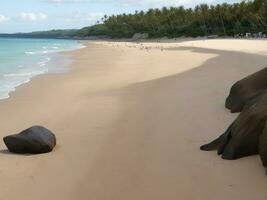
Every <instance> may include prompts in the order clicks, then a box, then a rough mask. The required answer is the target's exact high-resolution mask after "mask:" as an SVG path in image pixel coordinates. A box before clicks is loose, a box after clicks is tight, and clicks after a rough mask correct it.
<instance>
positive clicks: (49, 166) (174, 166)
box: [0, 40, 267, 200]
mask: <svg viewBox="0 0 267 200" xmlns="http://www.w3.org/2000/svg"><path fill="white" fill-rule="evenodd" d="M252 43H253V45H252ZM85 44H86V45H87V47H86V48H84V49H80V50H78V51H75V52H71V53H69V54H70V56H71V57H72V58H73V63H72V65H71V68H72V71H71V72H70V73H68V74H55V75H43V76H39V77H37V78H35V79H34V80H33V81H31V82H30V83H28V84H26V85H23V86H22V87H19V88H18V89H17V91H15V92H14V93H12V94H11V97H10V98H9V99H6V100H1V101H0V110H1V112H0V120H1V124H2V125H1V126H0V136H1V137H3V136H5V135H7V134H10V133H16V132H18V131H21V130H22V129H25V128H27V127H29V126H32V125H43V126H46V127H48V128H49V129H51V130H52V131H53V132H54V133H55V134H56V136H57V139H58V145H57V147H56V148H55V150H54V151H53V152H52V153H49V154H43V155H34V156H24V155H14V154H10V153H8V152H7V151H6V150H5V149H6V147H5V146H4V144H3V143H1V145H0V148H1V149H2V150H1V151H0V177H1V178H0V188H1V193H0V199H6V200H15V199H18V198H19V199H20V200H44V199H50V200H76V199H77V200H89V199H92V200H163V199H167V200H177V199H181V200H213V199H216V200H225V199H227V200H237V199H242V200H251V199H253V200H265V199H266V198H267V190H266V188H267V176H266V175H265V170H264V168H263V167H262V164H261V161H260V159H259V157H258V156H251V157H247V158H243V159H240V160H236V161H226V160H222V159H221V158H220V157H218V156H216V152H208V153H207V152H202V151H200V150H199V147H200V145H202V144H204V143H206V142H209V141H210V140H211V139H214V138H215V137H217V136H218V135H220V134H221V133H222V132H223V131H224V130H225V129H226V128H227V127H228V125H229V124H230V123H231V122H232V121H233V120H234V119H235V117H236V116H237V115H236V114H230V112H229V111H228V110H226V109H225V108H224V102H225V98H226V97H227V95H228V92H229V89H230V87H231V86H232V84H233V83H234V82H236V81H237V80H239V79H241V78H243V77H245V76H247V75H249V74H251V73H253V72H256V71H258V70H260V69H262V68H264V67H267V41H266V40H258V41H254V42H253V40H205V41H185V42H176V43H171V42H166V43H164V42H161V43H149V42H146V43H145V44H137V43H125V42H119V43H115V42H85Z"/></svg>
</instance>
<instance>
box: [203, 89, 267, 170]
mask: <svg viewBox="0 0 267 200" xmlns="http://www.w3.org/2000/svg"><path fill="white" fill-rule="evenodd" d="M253 102H254V103H251V104H247V105H246V106H245V107H244V109H243V110H242V112H241V113H240V115H239V116H238V117H237V119H236V120H235V121H234V122H233V123H232V124H231V125H230V126H229V128H228V129H227V130H226V132H225V133H224V134H222V135H221V136H220V137H219V138H218V139H216V140H214V141H213V142H211V143H209V144H207V145H204V146H202V147H201V150H205V151H210V150H217V151H218V155H222V158H223V159H229V160H232V159H238V158H241V157H245V156H249V155H253V154H258V153H259V154H260V157H261V159H262V162H263V165H264V166H265V167H267V123H266V120H267V91H266V92H265V93H264V94H262V95H261V96H258V97H257V98H255V99H254V100H253Z"/></svg>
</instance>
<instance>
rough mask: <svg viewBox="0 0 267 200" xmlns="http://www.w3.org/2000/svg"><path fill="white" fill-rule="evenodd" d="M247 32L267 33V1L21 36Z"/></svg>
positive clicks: (125, 17) (141, 14)
mask: <svg viewBox="0 0 267 200" xmlns="http://www.w3.org/2000/svg"><path fill="white" fill-rule="evenodd" d="M248 32H249V33H258V32H262V33H266V32H267V1H266V0H251V1H243V2H241V3H235V4H227V3H224V4H218V5H207V4H201V5H198V6H196V7H195V8H184V7H182V6H180V7H169V8H167V7H163V8H162V9H149V10H148V11H136V12H135V13H134V14H132V13H131V14H120V15H112V16H106V15H105V16H103V18H102V23H101V24H96V25H94V26H91V27H85V28H82V29H80V30H61V31H60V30H53V31H46V32H34V33H28V34H20V35H19V36H22V37H23V36H24V37H26V36H27V37H42V38H86V37H92V36H97V37H100V36H106V37H110V38H131V37H132V36H133V35H134V34H135V33H147V34H148V35H149V37H150V38H160V37H169V38H174V37H181V36H185V37H198V36H208V35H218V36H235V35H240V36H242V35H244V34H245V33H248ZM0 36H1V35H0ZM16 36H18V35H16Z"/></svg>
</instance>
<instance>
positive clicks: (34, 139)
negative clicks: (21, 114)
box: [4, 126, 56, 154]
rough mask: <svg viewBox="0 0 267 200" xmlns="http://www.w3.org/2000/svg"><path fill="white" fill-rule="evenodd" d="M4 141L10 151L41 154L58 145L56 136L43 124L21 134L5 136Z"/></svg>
mask: <svg viewBox="0 0 267 200" xmlns="http://www.w3.org/2000/svg"><path fill="white" fill-rule="evenodd" d="M4 142H5V144H6V146H7V148H8V150H9V151H10V152H13V153H19V154H25V153H30V154H40V153H47V152H50V151H52V150H53V148H54V147H55V146H56V137H55V135H54V134H53V133H52V132H51V131H50V130H48V129H46V128H44V127H42V126H33V127H31V128H28V129H26V130H24V131H22V132H21V133H19V134H15V135H9V136H6V137H4Z"/></svg>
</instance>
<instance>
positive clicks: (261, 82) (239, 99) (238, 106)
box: [225, 68, 267, 113]
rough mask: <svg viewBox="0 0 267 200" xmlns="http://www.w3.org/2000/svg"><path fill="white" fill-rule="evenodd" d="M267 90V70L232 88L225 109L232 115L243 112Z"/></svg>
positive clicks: (241, 81)
mask: <svg viewBox="0 0 267 200" xmlns="http://www.w3.org/2000/svg"><path fill="white" fill-rule="evenodd" d="M266 89H267V68H264V69H262V70H260V71H258V72H256V73H254V74H252V75H250V76H248V77H246V78H244V79H242V80H240V81H238V82H236V83H235V84H234V85H233V87H232V88H231V91H230V94H229V96H228V97H227V99H226V102H225V107H226V108H228V109H230V110H231V112H232V113H235V112H241V111H242V109H243V108H244V106H245V105H246V104H247V103H249V102H250V101H251V100H253V99H254V98H255V97H257V96H259V95H261V93H262V92H264V91H265V90H266Z"/></svg>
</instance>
